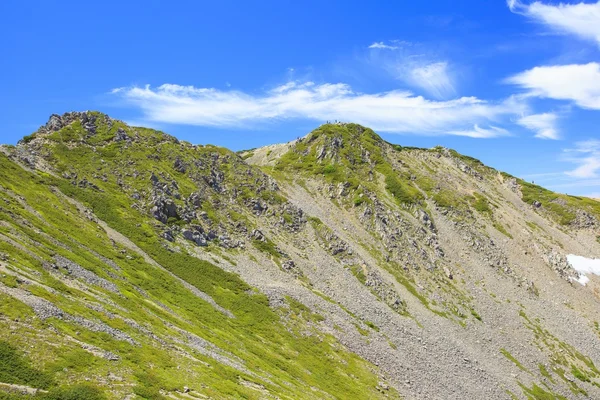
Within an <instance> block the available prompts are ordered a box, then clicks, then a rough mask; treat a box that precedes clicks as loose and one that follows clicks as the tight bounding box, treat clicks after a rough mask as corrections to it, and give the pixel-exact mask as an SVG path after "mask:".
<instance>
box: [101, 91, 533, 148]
mask: <svg viewBox="0 0 600 400" xmlns="http://www.w3.org/2000/svg"><path fill="white" fill-rule="evenodd" d="M113 95H115V96H119V97H121V98H122V99H123V100H124V101H125V102H126V103H128V104H130V105H132V106H134V107H136V108H138V109H140V110H141V111H142V113H143V115H144V118H146V119H147V120H149V121H151V122H161V123H172V124H187V125H198V126H214V127H244V128H247V127H249V126H252V125H257V124H261V123H266V122H269V121H273V120H288V119H310V120H316V121H326V120H342V121H353V122H357V123H360V124H363V125H366V126H369V127H371V128H373V129H375V130H377V131H380V132H388V133H405V134H419V135H459V136H469V137H477V138H489V137H497V136H505V135H507V134H508V132H507V131H506V130H504V129H502V128H499V127H497V125H498V124H501V123H503V122H504V121H506V120H508V119H509V118H510V117H513V116H516V115H520V114H521V113H523V112H527V111H526V108H527V106H526V104H524V103H523V102H522V101H521V100H519V99H518V98H513V97H510V98H508V99H505V100H503V101H500V102H486V101H484V100H481V99H478V98H475V97H461V98H457V99H453V100H447V101H435V100H429V99H426V98H424V97H422V96H415V95H413V94H412V93H410V92H407V91H400V90H392V91H388V92H381V93H374V94H366V93H359V92H355V91H353V90H352V88H351V87H350V86H349V85H347V84H343V83H335V84H332V83H325V84H315V83H313V82H298V81H290V82H287V83H285V84H283V85H280V86H278V87H275V88H273V89H271V90H268V91H265V92H262V93H260V94H249V93H245V92H241V91H235V90H218V89H214V88H196V87H193V86H180V85H174V84H164V85H161V86H159V87H156V88H153V87H150V86H145V87H138V86H133V87H126V88H118V89H115V90H113Z"/></svg>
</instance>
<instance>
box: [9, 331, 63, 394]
mask: <svg viewBox="0 0 600 400" xmlns="http://www.w3.org/2000/svg"><path fill="white" fill-rule="evenodd" d="M0 382H4V383H12V384H16V385H27V386H32V387H35V388H39V389H47V388H49V387H50V386H51V385H52V384H53V380H52V378H51V377H50V375H48V374H46V373H44V372H41V371H39V370H37V369H35V368H33V367H32V366H31V362H30V361H29V359H28V358H26V357H25V356H24V355H23V353H21V352H20V351H19V350H18V349H17V348H16V347H14V346H12V345H11V344H10V343H7V342H4V341H0Z"/></svg>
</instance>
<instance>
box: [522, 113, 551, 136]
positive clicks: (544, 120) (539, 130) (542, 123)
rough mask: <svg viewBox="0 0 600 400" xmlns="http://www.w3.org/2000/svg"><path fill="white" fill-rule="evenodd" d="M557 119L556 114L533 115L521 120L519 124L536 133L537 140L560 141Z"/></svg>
mask: <svg viewBox="0 0 600 400" xmlns="http://www.w3.org/2000/svg"><path fill="white" fill-rule="evenodd" d="M557 119H558V116H557V115H556V114H554V113H543V114H532V115H528V116H526V117H521V118H519V119H518V120H517V124H519V125H521V126H524V127H525V128H527V129H530V130H532V131H534V132H536V134H535V137H536V138H539V139H559V138H560V135H559V133H558V129H557V128H556V121H557Z"/></svg>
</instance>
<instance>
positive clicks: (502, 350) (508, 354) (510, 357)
mask: <svg viewBox="0 0 600 400" xmlns="http://www.w3.org/2000/svg"><path fill="white" fill-rule="evenodd" d="M500 353H502V355H504V357H506V358H508V359H509V360H510V361H512V362H513V363H514V364H515V365H516V366H517V367H519V369H520V370H521V371H525V372H529V370H528V369H527V368H525V367H524V366H523V364H521V363H520V362H519V360H517V359H516V358H515V357H513V355H512V354H510V352H509V351H508V350H506V349H504V348H502V349H500Z"/></svg>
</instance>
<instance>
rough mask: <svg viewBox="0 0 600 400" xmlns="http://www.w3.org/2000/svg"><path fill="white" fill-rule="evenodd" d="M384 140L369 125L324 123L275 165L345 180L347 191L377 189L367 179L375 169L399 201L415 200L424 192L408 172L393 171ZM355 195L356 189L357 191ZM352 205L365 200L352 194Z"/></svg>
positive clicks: (421, 196) (290, 170)
mask: <svg viewBox="0 0 600 400" xmlns="http://www.w3.org/2000/svg"><path fill="white" fill-rule="evenodd" d="M384 145H385V142H384V141H383V139H381V138H380V137H379V136H378V135H377V134H375V132H373V131H372V130H371V129H368V128H364V127H362V126H360V125H356V124H346V125H336V124H325V125H322V126H321V127H319V128H318V129H316V130H314V131H313V132H311V134H310V135H309V136H308V137H307V138H306V139H304V140H302V141H299V142H297V143H296V144H295V146H294V147H293V148H292V150H291V151H289V152H287V153H285V154H284V155H283V156H282V157H281V158H280V159H279V160H278V161H277V164H276V166H275V168H276V170H277V171H282V172H294V173H299V172H303V173H305V174H309V175H313V176H316V175H322V176H323V178H324V179H325V180H326V181H328V182H331V183H336V184H337V183H342V184H348V185H349V190H350V191H356V190H357V189H358V188H359V187H361V186H362V187H366V188H368V189H370V190H373V191H377V190H378V185H377V182H375V181H373V180H372V179H370V177H371V176H372V174H373V172H374V171H376V172H378V173H380V174H381V175H383V177H384V181H385V188H386V189H387V191H388V192H389V193H390V195H392V196H393V197H394V198H395V199H396V201H397V202H399V203H400V204H409V205H410V204H416V203H419V202H421V201H422V200H423V198H424V197H423V195H422V194H421V192H420V191H419V190H418V189H417V187H416V186H415V184H414V183H413V182H412V181H411V179H410V174H407V173H406V172H399V171H396V170H395V169H394V168H393V167H392V164H391V163H390V162H389V160H387V159H386V157H385V154H384V151H385V150H384ZM367 154H368V157H367V156H366V155H367ZM356 195H357V196H358V193H356ZM353 199H354V200H353V203H354V205H360V204H362V202H363V201H364V200H363V199H360V198H358V197H353Z"/></svg>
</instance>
